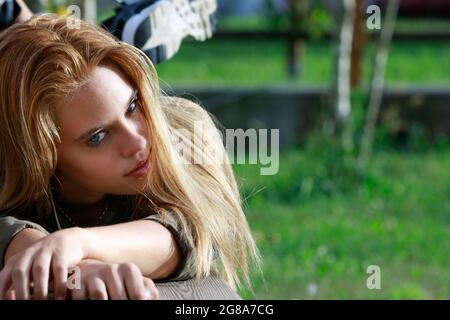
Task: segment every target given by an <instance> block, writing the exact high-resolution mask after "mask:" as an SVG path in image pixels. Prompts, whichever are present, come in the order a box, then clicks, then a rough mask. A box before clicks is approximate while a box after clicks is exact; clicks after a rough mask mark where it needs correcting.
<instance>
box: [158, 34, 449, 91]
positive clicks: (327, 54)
mask: <svg viewBox="0 0 450 320" xmlns="http://www.w3.org/2000/svg"><path fill="white" fill-rule="evenodd" d="M373 48H374V45H373V44H370V43H369V44H368V46H367V48H366V50H365V51H364V62H363V83H366V84H367V83H368V79H369V78H370V73H371V66H372V65H373V62H372V56H373ZM449 56H450V42H446V43H438V42H431V41H429V42H428V41H426V42H412V41H410V42H398V43H395V44H394V45H393V46H392V50H391V54H390V57H389V61H388V67H387V72H386V79H387V84H388V85H391V84H395V85H406V84H426V85H433V84H437V85H448V84H450V59H449V58H448V57H449ZM332 61H333V60H332V45H331V44H330V43H327V42H324V41H317V42H310V43H308V44H307V45H306V46H305V49H304V56H303V59H302V60H301V62H300V68H301V73H300V76H299V79H298V80H295V81H290V80H289V79H288V77H287V73H286V69H287V67H286V43H285V42H283V41H281V40H279V41H277V40H267V41H258V40H241V41H238V40H217V39H213V40H209V41H207V42H204V43H202V42H185V43H183V45H182V46H181V49H180V51H179V53H177V55H175V56H174V57H173V58H172V59H171V60H170V61H168V62H165V63H162V64H160V65H157V70H158V73H159V76H160V78H161V80H162V81H163V82H166V83H167V84H169V85H170V86H200V85H201V86H265V85H327V84H329V83H330V81H331V79H332V77H331V75H332V73H333V63H332Z"/></svg>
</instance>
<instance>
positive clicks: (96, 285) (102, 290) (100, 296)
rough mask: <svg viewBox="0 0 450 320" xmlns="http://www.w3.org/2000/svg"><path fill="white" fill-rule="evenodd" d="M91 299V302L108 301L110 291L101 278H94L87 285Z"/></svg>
mask: <svg viewBox="0 0 450 320" xmlns="http://www.w3.org/2000/svg"><path fill="white" fill-rule="evenodd" d="M87 291H88V295H89V299H91V300H108V291H107V290H106V284H105V283H104V282H103V280H102V279H100V278H94V279H92V280H91V281H89V282H88V284H87Z"/></svg>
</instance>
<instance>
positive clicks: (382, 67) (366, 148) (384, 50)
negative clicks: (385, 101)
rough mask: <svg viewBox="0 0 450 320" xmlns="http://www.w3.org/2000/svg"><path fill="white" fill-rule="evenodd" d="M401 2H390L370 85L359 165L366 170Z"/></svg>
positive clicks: (391, 0) (396, 0) (394, 0)
mask: <svg viewBox="0 0 450 320" xmlns="http://www.w3.org/2000/svg"><path fill="white" fill-rule="evenodd" d="M398 7H399V0H390V1H389V2H388V4H387V7H386V15H385V18H384V22H383V27H382V28H381V33H380V39H379V42H378V45H377V48H376V53H375V61H374V68H373V71H372V80H371V84H370V92H369V103H368V106H367V112H366V120H365V125H364V132H363V135H362V140H361V148H360V153H359V157H358V164H359V166H360V167H361V168H365V167H366V165H367V161H368V159H369V157H370V154H371V152H372V145H373V139H374V135H375V128H376V124H377V119H378V115H379V112H380V107H381V100H382V97H383V90H384V78H385V71H386V64H387V59H388V55H389V47H390V44H391V41H392V35H393V33H394V29H395V24H396V21H397V14H398Z"/></svg>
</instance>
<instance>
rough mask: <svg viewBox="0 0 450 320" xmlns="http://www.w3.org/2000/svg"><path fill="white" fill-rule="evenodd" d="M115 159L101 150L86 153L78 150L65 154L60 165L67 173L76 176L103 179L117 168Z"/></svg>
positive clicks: (62, 170)
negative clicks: (94, 152)
mask: <svg viewBox="0 0 450 320" xmlns="http://www.w3.org/2000/svg"><path fill="white" fill-rule="evenodd" d="M113 159H114V158H113V157H111V155H109V154H105V153H100V152H99V153H96V154H84V153H82V152H80V151H79V150H78V151H72V152H70V153H69V152H68V153H66V154H64V155H63V156H62V157H61V158H60V161H58V167H59V169H60V170H61V172H63V173H64V174H65V175H68V176H73V177H74V178H88V179H92V178H99V179H100V178H101V179H102V180H103V179H104V178H105V177H108V176H111V172H114V170H115V165H114V161H112V160H113ZM93 180H94V179H93ZM92 182H94V181H92Z"/></svg>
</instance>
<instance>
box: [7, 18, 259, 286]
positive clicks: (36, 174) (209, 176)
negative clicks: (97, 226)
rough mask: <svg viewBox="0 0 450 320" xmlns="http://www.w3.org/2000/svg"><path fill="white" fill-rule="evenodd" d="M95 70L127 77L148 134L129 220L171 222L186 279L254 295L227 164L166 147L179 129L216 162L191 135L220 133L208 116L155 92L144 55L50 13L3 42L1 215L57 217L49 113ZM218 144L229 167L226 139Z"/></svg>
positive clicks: (253, 250) (251, 256) (250, 249)
mask: <svg viewBox="0 0 450 320" xmlns="http://www.w3.org/2000/svg"><path fill="white" fill-rule="evenodd" d="M69 22H70V23H69ZM71 27H72V28H71ZM96 66H111V67H115V68H120V70H121V71H122V72H123V73H124V74H125V75H126V76H127V77H128V79H129V81H130V82H131V83H132V84H133V85H134V86H135V88H136V89H137V91H138V97H139V99H140V102H141V104H142V109H143V111H144V114H145V118H146V121H147V125H148V128H149V132H150V136H151V141H152V150H151V162H152V165H153V167H152V170H151V174H149V177H148V190H147V188H146V190H145V191H144V192H143V193H140V194H136V195H134V196H133V204H134V208H135V210H134V212H133V217H134V218H135V219H137V218H140V217H142V216H144V215H145V214H148V213H149V212H154V213H158V214H160V215H161V216H162V217H163V218H164V217H165V216H166V215H167V214H168V213H169V212H171V213H173V214H175V215H176V217H177V218H178V221H179V223H180V225H181V227H182V229H181V230H182V234H181V236H182V238H183V239H184V240H185V241H187V242H188V243H189V244H191V247H192V248H194V249H193V250H194V252H193V254H192V255H190V257H191V258H190V259H189V261H187V264H188V266H189V268H187V269H188V270H189V269H190V270H193V274H192V277H194V278H203V277H206V276H209V275H213V274H216V275H219V276H221V277H222V278H223V279H224V280H225V281H226V282H227V283H228V284H229V285H230V286H231V287H232V288H234V289H237V288H241V287H242V281H241V280H242V279H243V280H245V284H246V286H247V287H249V288H251V287H252V284H251V278H250V270H251V266H252V265H253V263H254V266H256V267H258V268H259V269H258V270H259V271H261V268H260V262H261V257H260V255H259V251H258V249H257V246H256V244H255V242H254V239H253V237H252V235H251V232H250V229H249V226H248V223H247V220H246V218H245V215H244V213H243V210H242V207H241V206H242V203H241V198H240V195H239V190H238V187H237V184H236V181H235V177H234V175H233V172H232V169H231V166H230V164H229V162H228V161H222V162H217V161H216V162H214V161H209V162H207V163H195V164H186V163H184V162H183V161H179V158H180V153H179V152H177V150H176V148H175V146H174V143H173V142H172V141H171V139H172V138H171V137H172V136H173V135H172V133H173V132H174V131H175V130H177V132H178V134H179V132H181V133H182V137H181V138H182V139H184V140H185V141H191V142H193V145H192V150H193V152H194V153H198V152H201V153H202V154H203V157H205V155H206V157H210V158H212V157H213V155H212V154H210V153H211V152H212V151H210V150H211V148H208V146H207V145H206V142H205V141H204V139H201V138H200V139H195V137H196V135H199V134H201V132H200V133H198V132H196V130H194V125H195V123H199V122H200V123H201V124H202V126H203V128H204V129H208V128H216V126H215V123H214V121H213V120H212V117H211V115H210V114H209V113H208V112H206V111H205V110H204V109H202V108H201V107H200V106H198V105H197V104H195V103H193V102H189V101H187V100H184V99H181V98H170V97H167V96H165V95H163V94H161V92H160V88H159V83H158V79H157V74H156V71H155V69H154V67H153V65H152V63H151V61H150V60H149V59H148V58H147V57H146V56H145V54H144V53H142V52H141V51H140V50H139V49H137V48H135V47H133V46H131V45H128V44H126V43H123V42H120V41H118V40H116V39H115V38H113V37H112V36H111V35H110V34H109V33H107V32H106V31H104V30H103V29H101V28H99V27H97V26H94V25H91V24H88V23H86V22H83V21H80V25H79V28H73V21H69V20H68V18H63V17H58V16H55V15H50V14H46V15H40V16H35V17H33V18H32V19H31V20H29V21H27V22H26V23H19V24H16V25H13V26H12V27H10V28H9V29H7V30H6V31H4V32H2V33H1V34H0V77H1V83H0V123H1V124H2V125H1V126H0V163H1V167H0V183H1V184H0V209H11V208H12V209H14V208H18V207H27V206H33V208H36V210H37V214H38V217H45V216H46V215H49V214H53V211H52V210H54V206H53V198H52V196H51V192H50V184H51V179H52V176H53V174H54V173H55V169H56V165H57V160H58V159H57V144H58V142H60V137H59V134H58V127H57V124H56V121H55V117H54V112H53V108H55V106H56V105H57V104H58V102H60V101H62V100H63V99H64V98H65V97H67V96H68V95H70V94H73V93H74V92H75V91H76V90H78V89H79V88H80V87H81V86H82V85H83V84H84V83H85V82H86V80H87V78H88V76H89V73H90V72H91V71H92V69H93V68H94V67H96ZM178 129H183V130H178ZM183 132H185V134H184V136H183ZM214 143H216V146H219V145H220V146H219V147H217V148H213V149H214V150H215V151H216V152H217V150H219V152H222V153H223V154H222V156H223V157H224V158H225V159H228V158H227V156H226V152H225V148H224V147H223V142H222V140H220V141H219V140H218V139H216V140H215V142H214Z"/></svg>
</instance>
